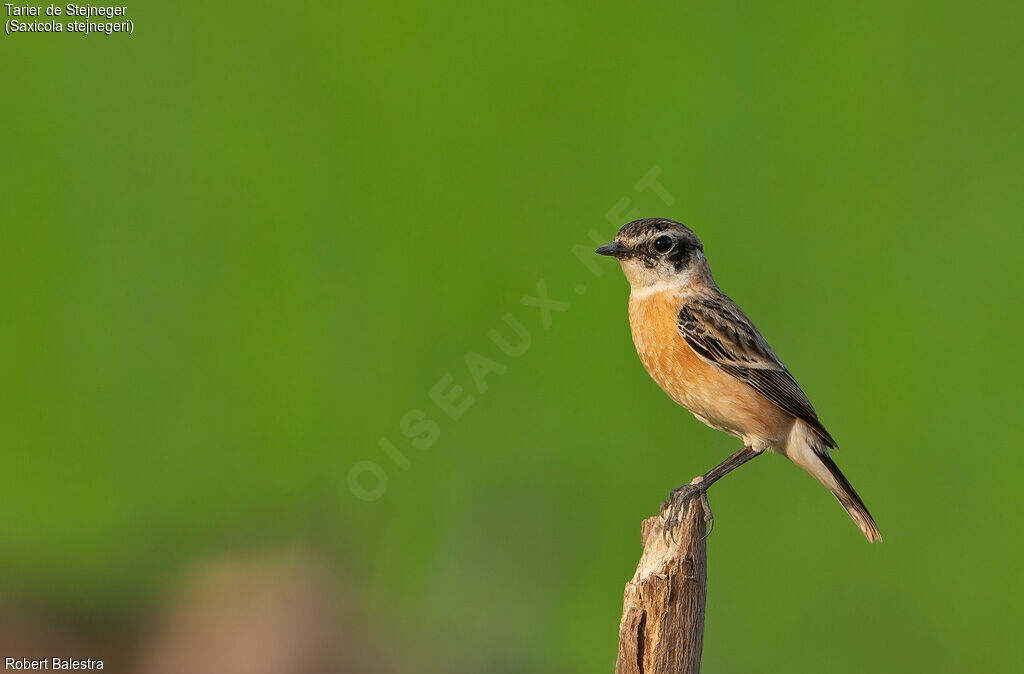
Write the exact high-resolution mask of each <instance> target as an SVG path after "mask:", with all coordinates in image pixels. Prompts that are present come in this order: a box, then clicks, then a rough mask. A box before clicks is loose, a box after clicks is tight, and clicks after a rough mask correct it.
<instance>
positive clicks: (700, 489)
mask: <svg viewBox="0 0 1024 674" xmlns="http://www.w3.org/2000/svg"><path fill="white" fill-rule="evenodd" d="M703 481H704V480H703V478H701V477H696V478H694V479H693V481H692V482H690V483H689V484H683V485H680V486H678V487H676V488H675V489H673V490H672V491H671V492H670V493H669V497H668V500H667V501H665V502H664V503H662V504H661V511H660V514H661V515H662V517H663V518H664V520H665V521H664V525H663V528H662V530H661V535H662V538H663V539H664V540H666V541H667V540H668V538H669V537H670V536H671V537H672V542H673V543H674V542H675V540H676V537H675V531H676V528H677V527H678V526H679V522H680V521H681V519H682V515H683V513H684V512H685V511H686V507H687V505H688V504H689V502H690V499H692V498H694V497H699V498H700V505H701V508H702V509H703V510H704V521H705V522H707V523H708V530H707V533H705V534H704V537H705V538H707V536H708V535H709V534H710V533H711V530H712V529H713V528H714V526H715V516H714V514H713V513H712V512H711V504H710V503H708V488H707V486H705V485H704V484H703Z"/></svg>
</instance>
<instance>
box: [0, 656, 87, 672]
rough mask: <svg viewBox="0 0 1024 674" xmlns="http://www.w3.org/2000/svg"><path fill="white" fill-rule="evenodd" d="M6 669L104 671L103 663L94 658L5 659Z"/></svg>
mask: <svg viewBox="0 0 1024 674" xmlns="http://www.w3.org/2000/svg"><path fill="white" fill-rule="evenodd" d="M4 669H5V670H10V669H16V670H33V669H36V670H38V669H48V670H56V671H70V670H73V669H78V670H80V669H103V661H102V660H94V659H92V658H85V659H78V658H43V659H42V660H29V659H28V658H4Z"/></svg>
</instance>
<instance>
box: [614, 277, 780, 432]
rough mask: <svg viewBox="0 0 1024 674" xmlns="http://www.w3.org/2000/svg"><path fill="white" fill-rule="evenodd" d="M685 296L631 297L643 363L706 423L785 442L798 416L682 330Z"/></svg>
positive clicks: (631, 313)
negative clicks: (713, 360)
mask: <svg viewBox="0 0 1024 674" xmlns="http://www.w3.org/2000/svg"><path fill="white" fill-rule="evenodd" d="M682 303H683V302H682V300H680V299H679V298H677V297H676V296H675V295H674V294H673V293H672V292H671V291H665V292H662V293H659V294H656V295H650V296H648V297H645V298H643V299H640V300H635V299H633V298H630V301H629V326H630V329H631V331H632V333H633V343H634V344H635V345H636V351H637V354H638V355H639V356H640V361H641V362H642V363H643V364H644V368H646V369H647V372H648V373H649V374H650V375H651V377H652V378H653V379H654V381H656V382H657V383H658V386H660V387H661V388H662V390H663V391H665V393H667V394H668V395H669V397H671V398H672V399H673V400H675V401H676V402H677V403H679V404H680V405H682V406H683V407H685V408H686V409H688V410H690V411H691V412H693V414H694V415H695V416H696V417H697V418H698V419H700V420H701V421H703V422H704V423H706V424H708V425H709V426H712V427H714V428H718V429H720V430H723V431H725V432H727V433H731V434H732V435H735V436H737V437H740V438H743V439H744V441H747V442H750V443H753V444H755V445H757V444H760V445H762V447H759V449H763V447H764V446H768V445H771V446H779V445H780V444H781V443H783V442H784V440H785V438H786V435H787V434H788V433H789V428H790V426H791V425H792V423H793V417H792V416H791V415H789V414H788V413H786V412H784V411H783V410H781V409H779V408H778V407H776V406H775V404H774V403H772V402H771V401H769V400H768V399H767V398H765V397H764V396H762V395H761V394H760V393H758V392H757V391H755V390H754V389H752V388H750V387H749V386H748V385H747V384H745V383H743V382H742V381H740V380H739V379H736V378H734V377H731V376H730V375H728V374H726V373H725V372H723V371H722V370H720V369H718V368H717V367H715V366H714V365H711V364H710V363H707V362H706V361H704V360H703V359H702V358H701V357H700V356H698V355H697V354H696V353H695V352H694V351H693V349H691V348H690V346H689V345H688V344H687V343H686V340H685V339H683V337H682V335H681V334H680V333H679V328H678V325H677V316H678V315H679V309H680V308H681V307H682Z"/></svg>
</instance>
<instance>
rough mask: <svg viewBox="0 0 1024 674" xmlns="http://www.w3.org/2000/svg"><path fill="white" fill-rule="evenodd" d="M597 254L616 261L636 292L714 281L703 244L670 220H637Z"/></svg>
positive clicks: (684, 228)
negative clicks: (651, 287) (658, 287)
mask: <svg viewBox="0 0 1024 674" xmlns="http://www.w3.org/2000/svg"><path fill="white" fill-rule="evenodd" d="M597 252H598V253H599V254H600V255H609V256H611V257H614V258H616V259H617V260H618V261H619V264H620V265H622V271H623V273H625V275H626V279H627V280H628V281H629V284H630V286H632V287H633V288H634V289H640V288H647V287H649V286H654V285H663V286H666V287H673V286H675V287H679V288H683V287H686V286H688V285H690V284H692V283H694V282H697V281H702V280H705V279H707V280H710V279H711V270H710V269H709V267H708V261H707V258H706V257H704V244H702V243H701V242H700V239H698V238H697V235H696V234H694V233H693V230H691V229H690V228H689V227H687V226H686V225H682V224H680V223H678V222H675V221H674V220H669V219H668V218H645V219H643V220H634V221H633V222H631V223H629V224H627V225H625V226H623V228H622V229H620V230H619V233H618V234H616V235H615V241H613V242H612V243H609V244H608V245H606V246H601V247H600V248H598V249H597Z"/></svg>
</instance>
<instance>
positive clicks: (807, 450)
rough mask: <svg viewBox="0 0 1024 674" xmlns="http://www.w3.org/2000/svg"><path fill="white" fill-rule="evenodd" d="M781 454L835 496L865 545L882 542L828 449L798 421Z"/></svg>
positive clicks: (875, 526)
mask: <svg viewBox="0 0 1024 674" xmlns="http://www.w3.org/2000/svg"><path fill="white" fill-rule="evenodd" d="M797 427H803V428H797ZM785 454H786V456H787V457H789V459H790V460H791V461H793V463H795V464H797V465H798V466H800V467H801V468H803V469H804V470H806V471H807V472H808V473H810V474H811V475H813V476H814V477H816V478H818V481H819V482H821V483H822V484H823V485H825V486H826V487H827V488H828V490H829V491H830V492H832V494H833V495H835V497H836V499H838V500H839V503H840V504H841V505H842V506H843V507H844V508H846V512H848V513H850V517H851V518H853V521H854V522H855V523H856V524H857V526H858V527H860V530H861V531H862V532H864V537H865V538H867V539H868V542H869V543H875V542H876V541H881V540H882V534H881V532H880V531H878V525H877V524H875V519H874V518H873V517H872V516H871V513H870V512H868V507H867V506H866V505H864V501H862V500H860V496H858V495H857V491H856V490H855V489H854V488H853V485H852V484H850V481H849V480H847V479H846V476H845V475H843V473H842V471H840V470H839V466H837V465H836V462H835V461H833V460H832V457H831V456H830V455H829V450H828V447H826V446H824V445H823V444H822V443H821V441H820V440H819V439H818V438H817V437H815V436H814V435H813V434H812V433H811V432H810V430H809V429H807V428H806V426H804V425H803V423H802V422H800V421H799V420H798V421H797V422H796V424H795V427H794V429H793V431H792V432H791V433H790V437H789V442H788V443H787V444H786V450H785Z"/></svg>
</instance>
